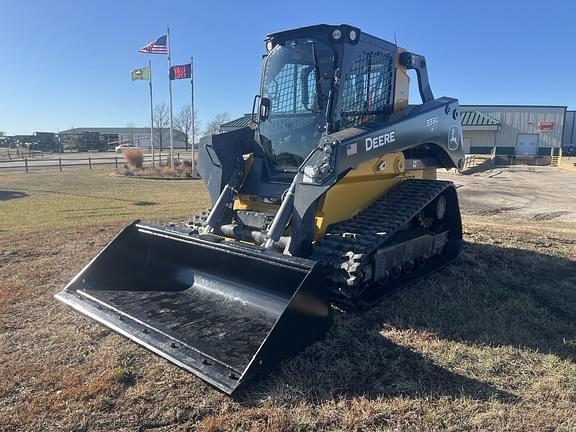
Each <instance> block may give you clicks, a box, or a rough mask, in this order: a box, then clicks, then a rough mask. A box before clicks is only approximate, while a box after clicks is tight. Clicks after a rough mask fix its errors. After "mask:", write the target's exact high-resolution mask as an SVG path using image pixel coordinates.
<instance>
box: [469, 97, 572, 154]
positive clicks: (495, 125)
mask: <svg viewBox="0 0 576 432" xmlns="http://www.w3.org/2000/svg"><path fill="white" fill-rule="evenodd" d="M460 109H461V111H462V129H463V136H464V142H463V145H464V151H465V152H466V153H469V154H492V155H493V156H495V159H496V161H497V162H498V161H500V162H514V161H516V160H520V161H522V162H525V163H530V162H534V163H538V164H549V163H550V161H551V159H552V156H558V155H559V153H560V148H561V146H562V134H563V132H564V119H565V116H566V107H565V106H533V105H462V106H461V107H460Z"/></svg>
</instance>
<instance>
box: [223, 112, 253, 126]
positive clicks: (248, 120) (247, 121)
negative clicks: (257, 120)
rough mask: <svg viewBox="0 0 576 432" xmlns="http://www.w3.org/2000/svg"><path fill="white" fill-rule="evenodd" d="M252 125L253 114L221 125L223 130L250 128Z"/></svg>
mask: <svg viewBox="0 0 576 432" xmlns="http://www.w3.org/2000/svg"><path fill="white" fill-rule="evenodd" d="M250 123H252V114H244V115H243V116H242V117H239V118H237V119H234V120H230V121H229V122H226V123H222V124H221V125H220V127H221V128H243V127H247V126H250Z"/></svg>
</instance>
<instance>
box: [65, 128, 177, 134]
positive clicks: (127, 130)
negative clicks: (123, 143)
mask: <svg viewBox="0 0 576 432" xmlns="http://www.w3.org/2000/svg"><path fill="white" fill-rule="evenodd" d="M163 130H164V132H165V133H169V131H170V128H164V129H163ZM172 130H173V132H174V135H175V136H184V134H183V133H182V132H180V131H179V130H177V129H176V128H174V129H172ZM81 132H99V133H101V134H111V135H116V134H118V135H130V134H134V135H150V128H149V127H146V128H142V127H134V128H130V127H78V128H72V129H66V130H63V131H60V134H75V133H81ZM154 132H156V128H154Z"/></svg>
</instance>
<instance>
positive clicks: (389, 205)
mask: <svg viewBox="0 0 576 432" xmlns="http://www.w3.org/2000/svg"><path fill="white" fill-rule="evenodd" d="M451 186H452V182H447V181H437V180H416V179H409V180H404V181H401V182H400V183H399V184H398V185H397V186H394V188H393V189H391V190H390V191H388V192H386V193H385V194H384V195H383V196H382V197H381V198H380V199H378V200H377V201H376V202H374V203H373V204H372V205H371V206H369V207H367V208H366V209H364V210H362V211H361V212H360V213H358V214H357V215H356V216H354V217H353V218H352V219H348V220H346V221H343V222H340V223H337V224H334V225H331V226H330V227H329V228H328V231H327V233H326V235H325V236H324V237H323V238H322V239H321V240H319V241H317V242H316V243H315V245H314V250H313V253H312V255H311V256H310V259H313V260H316V261H319V262H320V263H321V264H323V265H324V266H325V267H326V268H327V269H328V271H327V278H328V280H329V282H331V283H332V284H334V285H337V286H340V287H341V286H342V284H343V283H344V284H345V283H346V279H347V278H348V277H349V275H348V274H347V272H346V271H344V270H343V269H342V265H343V264H344V263H345V262H346V261H347V260H348V257H347V256H348V255H350V254H361V255H364V256H367V257H371V256H372V255H373V254H375V253H376V251H377V250H378V249H380V248H381V247H383V246H385V243H386V241H387V240H388V239H390V237H392V236H393V235H394V234H395V233H396V232H398V230H400V229H401V228H402V227H403V226H405V225H406V224H407V223H408V222H410V220H412V219H413V218H414V217H416V216H418V214H419V213H420V212H421V211H422V210H423V209H424V208H425V207H426V206H427V205H428V204H430V203H431V202H432V201H433V200H434V199H435V198H436V197H437V196H439V195H440V194H441V193H442V192H444V191H445V190H446V189H447V188H449V187H451Z"/></svg>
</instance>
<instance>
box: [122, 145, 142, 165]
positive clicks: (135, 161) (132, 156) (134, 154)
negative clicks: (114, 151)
mask: <svg viewBox="0 0 576 432" xmlns="http://www.w3.org/2000/svg"><path fill="white" fill-rule="evenodd" d="M122 156H124V159H125V160H126V163H127V164H128V166H129V167H130V168H137V169H139V168H142V166H143V165H144V150H142V149H140V148H129V149H126V150H124V151H122Z"/></svg>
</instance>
